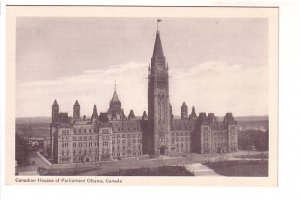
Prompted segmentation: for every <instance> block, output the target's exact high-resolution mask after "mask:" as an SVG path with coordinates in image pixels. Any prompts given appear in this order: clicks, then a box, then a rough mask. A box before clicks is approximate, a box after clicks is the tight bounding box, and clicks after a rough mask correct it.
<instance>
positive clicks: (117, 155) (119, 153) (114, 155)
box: [112, 151, 142, 157]
mask: <svg viewBox="0 0 300 200" xmlns="http://www.w3.org/2000/svg"><path fill="white" fill-rule="evenodd" d="M140 155H142V152H141V151H138V152H135V151H134V152H132V154H128V153H127V156H140ZM112 156H113V157H121V156H122V157H125V156H126V153H125V152H122V153H121V152H116V153H112Z"/></svg>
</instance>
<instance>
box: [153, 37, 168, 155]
mask: <svg viewBox="0 0 300 200" xmlns="http://www.w3.org/2000/svg"><path fill="white" fill-rule="evenodd" d="M169 105H170V103H169V76H168V64H167V63H166V58H165V56H164V53H163V49H162V45H161V40H160V34H159V31H157V32H156V38H155V44H154V50H153V55H152V58H151V66H149V69H148V114H149V116H148V123H149V140H148V151H149V153H150V154H151V155H156V156H157V155H167V154H168V153H169V151H170V149H169V146H170V145H169V142H170V111H169V110H170V107H169Z"/></svg>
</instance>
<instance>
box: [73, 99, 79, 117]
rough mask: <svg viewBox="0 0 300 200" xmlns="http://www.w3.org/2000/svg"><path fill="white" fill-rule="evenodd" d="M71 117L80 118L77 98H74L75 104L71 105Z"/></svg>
mask: <svg viewBox="0 0 300 200" xmlns="http://www.w3.org/2000/svg"><path fill="white" fill-rule="evenodd" d="M73 119H74V120H79V119H80V105H79V103H78V100H76V101H75V104H74V105H73Z"/></svg>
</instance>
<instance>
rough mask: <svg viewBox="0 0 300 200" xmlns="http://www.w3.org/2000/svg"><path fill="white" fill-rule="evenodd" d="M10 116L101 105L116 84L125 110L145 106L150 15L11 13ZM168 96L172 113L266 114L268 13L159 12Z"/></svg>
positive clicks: (103, 108) (84, 111)
mask: <svg viewBox="0 0 300 200" xmlns="http://www.w3.org/2000/svg"><path fill="white" fill-rule="evenodd" d="M16 31H17V32H16V33H17V34H16V117H33V116H51V105H52V104H53V101H54V99H56V100H57V102H58V104H59V106H60V111H61V112H68V113H69V115H72V108H73V104H74V103H75V100H76V99H77V100H78V101H79V103H80V105H81V114H82V115H87V116H90V115H91V114H92V110H93V106H94V105H97V109H98V112H106V111H107V109H108V106H109V101H110V99H111V98H112V95H113V91H114V83H115V82H116V84H117V92H118V95H119V98H120V100H121V103H122V107H123V108H124V111H125V114H126V115H128V114H129V111H130V110H131V109H132V110H134V113H135V115H137V116H140V115H142V113H143V111H144V110H145V111H147V83H148V80H147V73H148V66H149V63H150V61H151V56H152V52H153V46H154V41H155V33H156V18H105V17H102V18H74V17H72V18H67V17H65V18H55V17H51V18H42V17H20V18H17V29H16ZM159 31H160V36H161V41H162V46H163V51H164V54H165V56H166V60H167V62H168V64H169V73H170V74H169V75H170V79H169V82H170V86H169V87H170V102H171V104H172V107H173V113H174V114H175V115H180V106H181V104H182V102H183V101H185V102H186V104H187V105H188V110H189V112H190V111H191V107H192V106H193V105H194V106H195V108H196V112H197V113H199V112H213V113H215V114H216V115H218V116H223V115H225V113H226V112H232V113H233V115H235V116H247V115H267V114H268V20H267V19H263V18H163V19H162V22H160V23H159Z"/></svg>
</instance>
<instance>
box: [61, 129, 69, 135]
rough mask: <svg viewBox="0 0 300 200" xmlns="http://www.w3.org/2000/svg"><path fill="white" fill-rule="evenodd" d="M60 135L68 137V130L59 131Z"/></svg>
mask: <svg viewBox="0 0 300 200" xmlns="http://www.w3.org/2000/svg"><path fill="white" fill-rule="evenodd" d="M61 134H62V135H69V130H61Z"/></svg>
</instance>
